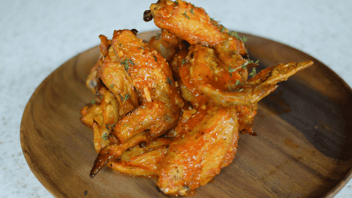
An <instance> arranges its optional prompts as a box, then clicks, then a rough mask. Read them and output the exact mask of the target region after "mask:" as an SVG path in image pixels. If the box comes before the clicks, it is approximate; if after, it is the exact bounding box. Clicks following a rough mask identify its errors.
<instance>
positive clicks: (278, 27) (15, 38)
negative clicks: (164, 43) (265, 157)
mask: <svg viewBox="0 0 352 198" xmlns="http://www.w3.org/2000/svg"><path fill="white" fill-rule="evenodd" d="M155 1H156V0H153V1H147V0H144V1H142V0H139V1H137V0H130V1H127V0H104V1H96V0H81V1H80V0H62V1H45V0H30V1H28V0H11V1H10V0H0V28H1V29H0V93H1V94H0V96H1V102H2V104H1V106H0V116H1V118H0V120H1V126H2V127H1V128H0V135H1V139H0V178H1V180H0V197H52V195H51V194H50V193H49V192H48V191H47V190H46V189H45V188H44V187H43V186H42V185H41V183H40V182H39V181H38V180H37V179H36V178H35V176H34V175H33V174H32V172H31V171H30V169H29V167H28V165H27V163H26V161H25V159H24V156H23V154H22V150H21V144H20V123H21V117H22V113H23V110H24V108H25V105H26V104H27V102H28V100H29V98H30V97H31V95H32V93H33V92H34V90H35V89H36V88H37V86H38V85H39V84H40V83H41V82H42V81H43V80H44V79H45V77H47V76H48V75H49V74H50V73H51V72H52V71H54V70H55V69H56V68H57V67H59V66H60V65H61V64H62V63H64V62H66V61H67V60H69V59H70V58H72V57H73V56H75V55H77V54H79V53H80V52H83V51H85V50H87V49H89V48H91V47H93V46H96V45H98V44H99V39H98V35H99V34H104V35H107V36H109V37H111V35H112V33H113V30H115V29H132V28H136V29H137V30H139V31H140V32H142V31H148V30H154V29H156V27H155V25H154V23H153V22H149V23H146V22H144V21H143V19H142V16H143V12H144V10H146V9H149V5H150V4H151V3H154V2H155ZM219 2H221V3H219ZM192 3H193V4H195V5H197V6H200V7H203V8H205V10H206V11H207V12H208V14H209V15H210V16H211V17H212V18H214V19H216V20H219V21H220V22H221V24H223V25H224V26H226V27H227V28H229V29H234V30H237V31H239V32H246V33H250V34H254V35H258V36H262V37H266V38H270V39H273V40H276V41H279V42H282V43H285V44H288V45H290V46H292V47H295V48H297V49H300V50H301V51H304V52H306V53H308V54H309V55H311V56H313V57H315V58H317V59H318V60H320V61H321V62H323V63H325V64H326V65H327V66H329V67H330V68H331V69H332V70H334V71H335V72H336V73H337V74H338V75H340V76H341V77H342V78H343V79H344V80H345V81H346V82H347V83H348V84H349V86H352V78H351V76H352V71H351V67H350V64H351V58H352V50H351V47H352V38H351V35H352V11H351V10H352V1H351V0H320V1H318V0H295V1H292V0H266V1H263V0H246V1H243V0H242V1H240V0H226V1H224V0H223V1H215V0H193V1H192ZM351 152H352V151H351ZM343 197H345V198H347V197H352V181H350V182H349V183H348V184H347V185H346V186H345V187H344V188H343V189H342V190H341V191H340V192H339V193H338V194H337V196H336V198H343Z"/></svg>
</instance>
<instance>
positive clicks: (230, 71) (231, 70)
mask: <svg viewBox="0 0 352 198" xmlns="http://www.w3.org/2000/svg"><path fill="white" fill-rule="evenodd" d="M234 71H236V69H232V68H231V66H229V73H230V77H232V72H234Z"/></svg>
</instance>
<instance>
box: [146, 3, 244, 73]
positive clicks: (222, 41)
mask: <svg viewBox="0 0 352 198" xmlns="http://www.w3.org/2000/svg"><path fill="white" fill-rule="evenodd" d="M150 11H151V14H152V16H153V18H154V23H155V25H156V26H158V27H159V28H161V29H166V30H167V31H169V32H171V33H174V34H176V35H177V36H178V37H180V38H182V39H184V40H186V41H188V42H189V43H190V44H192V45H193V44H202V45H205V46H209V47H213V48H214V49H215V50H216V52H217V53H218V54H219V58H220V59H221V60H222V61H223V62H224V63H225V65H226V66H230V67H231V68H232V69H241V68H240V67H241V65H243V64H248V60H246V59H245V58H248V54H247V51H246V49H245V47H244V41H245V40H246V39H243V38H241V37H240V36H239V35H238V34H237V33H236V32H234V31H229V30H228V29H226V28H225V27H224V26H222V25H220V24H218V22H216V21H215V20H213V19H212V18H210V17H209V16H208V14H207V13H206V12H205V10H204V9H203V8H200V7H196V6H194V5H193V4H191V3H187V2H185V1H182V0H178V1H177V2H173V1H170V0H160V1H158V2H157V3H155V4H152V5H151V6H150ZM243 72H246V71H243ZM244 76H246V75H244ZM244 80H245V79H244Z"/></svg>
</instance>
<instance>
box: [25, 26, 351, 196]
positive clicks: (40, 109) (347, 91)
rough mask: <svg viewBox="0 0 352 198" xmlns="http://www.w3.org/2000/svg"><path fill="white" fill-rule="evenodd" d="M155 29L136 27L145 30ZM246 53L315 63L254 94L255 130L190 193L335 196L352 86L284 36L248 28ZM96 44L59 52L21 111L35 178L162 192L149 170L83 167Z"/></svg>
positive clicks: (344, 176)
mask: <svg viewBox="0 0 352 198" xmlns="http://www.w3.org/2000/svg"><path fill="white" fill-rule="evenodd" d="M155 33H156V32H155V31H154V32H146V33H141V34H139V36H140V37H141V38H143V39H144V40H148V39H150V37H151V36H152V35H155ZM242 35H245V36H246V37H247V38H248V41H247V43H246V46H247V48H248V51H249V53H250V55H251V58H252V59H253V60H257V59H259V60H260V67H261V68H265V67H267V66H271V65H274V64H277V63H280V62H289V61H296V62H298V61H305V60H313V61H314V62H315V64H314V65H313V66H312V67H310V68H308V69H306V70H304V71H302V72H299V73H297V74H296V75H295V76H294V77H292V78H290V79H289V80H288V81H286V82H283V83H281V84H280V87H279V88H278V90H276V91H275V92H274V93H272V94H271V95H270V96H268V97H267V98H265V99H264V100H262V101H261V102H260V105H259V110H258V115H257V117H256V123H255V126H254V130H255V132H256V133H257V134H258V136H249V135H241V136H240V140H239V147H238V152H237V154H236V157H235V160H234V162H233V163H232V164H231V165H230V166H229V167H226V168H224V169H222V171H221V173H220V174H219V175H218V176H216V177H215V179H214V182H211V183H209V184H207V185H206V186H203V187H201V188H199V189H198V192H197V194H196V195H195V196H194V197H234V196H236V197H321V196H324V195H325V196H328V197H332V196H334V195H335V194H336V193H337V192H338V191H339V190H340V189H341V188H342V187H343V186H344V185H345V184H346V183H347V182H348V180H349V179H351V177H352V171H351V168H352V152H351V151H352V135H351V134H352V133H351V131H352V94H351V93H352V91H351V88H350V87H348V85H347V84H346V83H345V82H344V81H343V80H342V79H341V78H340V77H338V76H337V75H336V74H335V73H334V72H332V71H331V70H330V69H329V68H328V67H327V66H325V65H324V64H322V63H321V62H319V61H318V60H316V59H314V58H313V57H311V56H309V55H307V54H305V53H303V52H300V51H299V50H296V49H293V48H291V47H289V46H286V45H283V44H280V43H277V42H274V41H271V40H268V39H264V38H260V37H256V36H252V35H247V34H242ZM98 56H99V49H98V47H94V48H92V49H90V50H87V51H85V52H83V53H81V54H79V55H78V56H76V57H74V58H72V59H71V60H69V61H67V62H66V63H65V64H63V65H62V66H60V67H59V68H58V69H56V70H55V71H54V72H53V73H52V74H51V75H50V76H48V77H47V78H46V79H45V80H44V81H43V82H42V83H41V85H40V86H39V87H38V88H37V89H36V91H35V92H34V94H33V95H32V97H31V99H30V100H29V102H28V104H27V106H26V108H25V111H24V113H23V118H22V123H21V145H22V150H23V153H24V156H25V158H26V160H27V163H28V165H29V167H30V168H31V170H32V172H33V173H34V175H35V176H36V177H37V178H38V180H39V181H40V182H41V183H42V184H43V185H44V186H45V188H47V189H48V190H49V191H50V192H51V193H52V194H53V195H54V196H57V197H166V196H165V195H163V194H162V193H159V192H158V191H157V189H156V187H155V182H156V180H155V179H154V180H153V179H147V178H131V177H127V176H123V175H120V174H116V173H113V172H112V171H111V170H110V169H108V168H104V169H103V170H102V171H101V172H100V173H99V174H98V175H97V176H96V177H95V178H94V179H91V178H90V177H89V171H90V169H91V167H92V164H93V161H94V159H95V157H96V156H97V154H96V152H95V150H94V147H93V132H92V130H91V129H89V128H88V127H86V126H85V125H83V124H82V123H81V122H80V120H79V118H80V113H79V112H80V110H81V109H82V107H83V106H85V105H86V104H87V103H89V102H90V101H91V100H92V99H93V98H94V96H93V94H92V93H91V92H90V91H89V90H88V89H87V88H86V87H85V79H86V77H87V75H88V72H89V70H90V68H92V67H93V65H94V64H95V62H96V60H97V58H98Z"/></svg>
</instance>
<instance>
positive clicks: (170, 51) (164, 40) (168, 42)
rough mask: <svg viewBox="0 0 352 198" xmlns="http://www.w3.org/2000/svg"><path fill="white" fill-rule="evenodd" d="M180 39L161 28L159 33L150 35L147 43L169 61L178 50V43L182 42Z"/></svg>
mask: <svg viewBox="0 0 352 198" xmlns="http://www.w3.org/2000/svg"><path fill="white" fill-rule="evenodd" d="M181 41H182V40H181V39H179V38H178V37H176V35H175V34H173V33H170V32H168V31H167V30H161V34H157V35H156V36H154V37H152V38H151V39H150V41H149V42H148V44H149V45H150V46H151V47H153V48H154V49H155V50H156V51H158V52H159V54H160V55H161V56H162V57H164V58H165V59H166V61H167V62H170V61H171V60H172V58H173V57H174V55H175V53H176V51H177V50H178V45H179V43H182V42H181Z"/></svg>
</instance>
